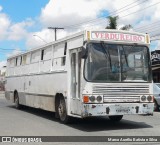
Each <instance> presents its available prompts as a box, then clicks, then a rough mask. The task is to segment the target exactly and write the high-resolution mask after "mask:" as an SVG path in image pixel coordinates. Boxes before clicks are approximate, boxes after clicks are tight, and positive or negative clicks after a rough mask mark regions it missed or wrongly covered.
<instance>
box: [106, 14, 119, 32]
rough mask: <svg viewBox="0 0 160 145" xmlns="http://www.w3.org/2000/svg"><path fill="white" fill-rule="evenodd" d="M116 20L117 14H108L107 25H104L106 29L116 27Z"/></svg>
mask: <svg viewBox="0 0 160 145" xmlns="http://www.w3.org/2000/svg"><path fill="white" fill-rule="evenodd" d="M117 20H118V16H115V17H112V16H109V17H108V21H109V25H108V26H107V27H106V29H117Z"/></svg>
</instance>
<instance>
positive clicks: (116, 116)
mask: <svg viewBox="0 0 160 145" xmlns="http://www.w3.org/2000/svg"><path fill="white" fill-rule="evenodd" d="M122 118H123V115H115V116H109V119H110V120H112V121H120V120H121V119H122Z"/></svg>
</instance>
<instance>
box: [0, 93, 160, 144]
mask: <svg viewBox="0 0 160 145" xmlns="http://www.w3.org/2000/svg"><path fill="white" fill-rule="evenodd" d="M159 135H160V112H155V113H154V116H139V115H135V116H124V118H123V120H122V121H120V122H119V123H114V122H111V121H110V120H109V119H108V118H107V117H102V118H96V119H89V120H86V121H84V120H81V119H76V120H75V121H74V123H73V124H70V125H64V124H61V123H59V121H58V120H57V119H55V118H54V113H52V112H47V111H43V110H38V109H33V108H26V109H23V110H17V109H15V107H14V104H12V103H10V102H7V101H6V100H5V99H4V95H3V94H1V93H0V136H159ZM57 144H62V143H57ZM63 144H68V145H70V144H71V143H63ZM72 144H78V143H72ZM79 144H80V143H79ZM81 144H82V143H81ZM87 144H89V143H86V145H87ZM96 144H98V143H96ZM101 144H102V143H101ZM103 144H104V143H103ZM107 144H111V143H107ZM114 144H117V145H118V144H119V143H114ZM127 144H128V143H127ZM131 144H136V143H131ZM142 144H145V143H142ZM150 144H151V143H150Z"/></svg>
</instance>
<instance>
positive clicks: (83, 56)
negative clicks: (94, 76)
mask: <svg viewBox="0 0 160 145" xmlns="http://www.w3.org/2000/svg"><path fill="white" fill-rule="evenodd" d="M81 58H82V59H86V58H87V50H86V49H85V48H84V47H83V46H82V51H81Z"/></svg>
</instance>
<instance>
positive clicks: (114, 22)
mask: <svg viewBox="0 0 160 145" xmlns="http://www.w3.org/2000/svg"><path fill="white" fill-rule="evenodd" d="M117 20H118V16H115V17H112V16H109V17H108V21H109V25H108V26H107V27H106V29H117ZM131 28H132V26H131V25H130V24H129V25H125V26H123V27H122V28H120V30H130V29H131Z"/></svg>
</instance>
